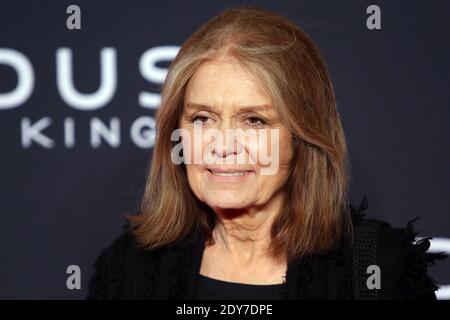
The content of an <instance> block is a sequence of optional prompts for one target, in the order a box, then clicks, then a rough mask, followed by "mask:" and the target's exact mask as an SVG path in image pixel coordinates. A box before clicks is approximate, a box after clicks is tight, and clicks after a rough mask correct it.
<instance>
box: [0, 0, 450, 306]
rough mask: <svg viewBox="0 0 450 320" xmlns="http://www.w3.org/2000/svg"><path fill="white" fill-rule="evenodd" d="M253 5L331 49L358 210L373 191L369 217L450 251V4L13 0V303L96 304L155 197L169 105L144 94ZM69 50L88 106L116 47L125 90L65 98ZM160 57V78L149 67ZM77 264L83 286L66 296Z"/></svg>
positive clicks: (1, 280)
mask: <svg viewBox="0 0 450 320" xmlns="http://www.w3.org/2000/svg"><path fill="white" fill-rule="evenodd" d="M242 3H252V4H259V5H260V6H262V7H265V8H267V9H271V10H274V11H277V12H279V13H281V14H283V15H285V16H287V17H289V18H291V19H292V20H294V21H295V22H297V23H298V24H299V25H300V26H301V27H302V28H303V29H304V30H305V31H306V32H307V33H308V34H309V35H310V36H311V37H312V38H313V39H314V40H315V41H316V43H317V44H318V46H319V47H320V49H321V50H322V52H323V55H324V57H325V60H326V62H327V64H328V66H329V69H330V72H331V74H332V77H333V81H334V85H335V89H336V94H337V100H338V108H339V112H340V113H341V115H342V120H343V125H344V130H345V132H346V136H347V139H348V145H349V152H350V158H351V163H352V182H351V193H350V200H351V202H352V203H354V204H359V202H360V200H361V198H362V196H363V195H364V194H366V195H367V196H368V199H369V209H368V211H367V213H368V215H369V216H370V217H373V218H380V219H384V220H388V221H389V222H390V223H391V224H392V225H394V226H397V227H403V226H405V225H406V223H407V222H408V221H409V220H411V219H413V218H415V217H417V216H419V217H421V218H422V219H421V220H419V221H418V222H416V228H417V229H418V230H420V231H421V233H420V235H421V236H434V237H437V238H439V239H437V240H436V241H435V242H433V245H434V246H435V249H436V250H437V249H439V248H440V249H442V248H443V249H445V250H447V251H449V248H450V245H449V244H448V243H449V241H450V240H449V238H450V222H449V220H450V219H449V213H450V200H449V198H450V194H449V190H450V179H449V178H450V175H449V164H450V151H449V138H450V129H449V128H450V127H449V120H450V106H449V101H450V99H449V93H448V92H449V90H450V87H449V83H450V81H449V80H450V63H449V57H450V41H449V39H450V27H449V24H448V23H449V22H448V21H449V19H450V2H448V1H427V2H425V1H361V0H358V1H333V0H330V1H324V0H321V1H317V0H314V1H298V0H293V1H246V2H241V1H207V0H204V1H166V0H165V1H115V2H112V1H106V0H105V1H75V2H72V1H70V2H68V1H21V0H20V1H19V0H15V1H2V2H1V4H0V57H2V59H3V61H2V62H1V63H0V214H1V220H0V223H1V226H2V228H1V232H0V298H12V299H16V298H32V299H37V298H61V299H79V298H84V297H85V295H86V293H87V291H86V286H87V282H88V279H89V277H90V275H91V274H92V264H93V261H94V259H95V257H96V256H97V255H98V253H99V251H100V249H101V248H103V247H105V246H106V245H108V244H109V243H110V242H111V240H112V239H113V238H114V237H115V236H116V235H118V233H119V232H120V230H121V226H122V225H123V223H124V218H123V213H124V212H131V213H132V212H135V211H136V209H137V206H138V202H139V197H140V196H141V195H142V191H143V185H144V179H145V176H146V172H147V170H148V165H149V159H150V156H151V147H149V144H148V142H149V141H150V142H151V136H152V129H151V128H152V119H153V118H152V116H153V114H154V107H153V108H152V105H149V104H148V103H145V101H144V102H143V101H140V98H139V97H140V96H141V97H144V99H145V97H146V94H147V95H148V94H149V93H150V94H152V93H153V97H157V95H158V92H159V88H160V85H161V79H162V77H161V74H160V72H161V71H162V72H163V73H164V70H165V69H166V68H167V65H168V63H169V62H170V59H171V58H170V55H171V52H172V53H173V50H174V48H173V47H174V46H175V47H177V46H180V45H181V44H182V43H183V41H184V40H185V39H187V37H188V36H189V35H190V34H191V33H192V32H193V31H195V30H196V29H197V28H198V27H200V26H201V25H202V24H203V23H205V22H206V21H207V20H208V19H210V18H211V17H212V16H213V15H215V14H218V13H219V12H221V11H222V10H223V9H226V8H229V7H232V6H234V5H237V4H242ZM70 4H77V5H79V7H80V8H81V30H68V29H67V28H66V19H67V17H68V14H66V8H67V7H68V6H69V5H70ZM371 4H376V5H378V6H379V7H380V9H381V30H369V29H368V28H367V27H366V19H367V18H368V16H369V15H368V14H367V13H366V8H367V7H368V6H369V5H371ZM62 48H68V49H69V51H70V52H72V55H73V69H74V71H73V78H74V86H75V88H76V90H77V91H79V92H81V93H85V94H91V93H95V92H96V91H97V90H98V88H99V85H100V82H101V75H100V52H101V50H102V49H103V48H111V50H112V51H113V54H114V52H115V55H116V61H115V64H113V65H112V68H116V70H117V78H116V79H117V86H116V87H115V90H111V91H110V92H109V95H108V93H105V94H104V95H103V96H102V97H100V98H103V101H102V102H99V103H97V104H95V103H92V104H91V109H90V110H85V109H89V107H86V108H85V109H83V107H81V104H77V102H76V101H75V100H74V99H72V100H70V99H69V100H68V99H67V98H66V99H64V97H63V96H62V95H61V93H60V90H58V81H59V80H57V55H58V54H60V55H61V56H63V54H62V53H64V52H63V51H64V49H62ZM11 49H12V50H14V51H10V50H11ZM175 49H176V48H175ZM158 50H159V52H163V56H162V57H160V58H159V59H157V60H155V63H154V65H153V68H154V69H155V70H154V71H153V72H152V63H151V62H150V63H149V60H146V59H145V58H143V57H145V56H144V54H145V55H147V58H148V57H151V55H152V54H154V53H155V52H156V53H158ZM61 56H60V58H61ZM5 59H6V61H10V59H13V61H16V60H19V62H18V63H19V64H20V65H21V66H22V67H23V68H25V71H24V72H23V73H22V76H23V78H21V79H20V83H21V85H24V87H23V88H25V89H24V92H25V94H24V95H23V96H22V97H23V98H24V99H23V101H22V102H20V101H19V102H16V103H15V104H14V102H11V101H9V102H8V101H6V100H5V99H7V98H8V96H7V95H8V93H11V92H13V91H14V90H15V88H16V86H17V85H18V84H19V77H18V75H17V72H16V71H15V70H16V69H15V68H13V67H12V66H11V65H10V63H9V62H5ZM8 59H9V60H8ZM141 59H142V60H141ZM24 61H28V62H29V64H27V63H26V62H24ZM113 62H114V61H113ZM141 64H142V65H141ZM27 65H28V70H29V69H30V68H31V69H32V70H33V72H32V74H33V75H34V81H33V82H32V83H29V86H28V90H27V88H26V85H27V83H26V81H27V80H32V79H31V75H30V73H29V72H27V70H26V66H27ZM65 65H66V66H67V64H65ZM109 67H110V69H111V66H109ZM109 80H111V76H110V79H109ZM23 81H25V82H23ZM113 87H114V86H113ZM27 92H28V94H29V96H28V98H26V96H27V94H26V93H27ZM16 93H17V96H16V98H17V97H18V96H19V94H20V92H16ZM155 95H156V96H155ZM105 97H106V98H105ZM108 97H109V98H108ZM9 98H13V97H12V95H11V94H9ZM25 98H26V99H25ZM141 124H142V126H140V125H141ZM71 126H73V128H74V130H73V134H71V130H70V128H71ZM102 126H105V127H114V126H116V130H117V131H115V133H116V135H117V137H120V141H119V140H118V139H116V142H115V143H114V142H109V143H108V141H107V140H106V139H100V144H99V145H97V144H96V142H95V139H96V138H95V137H96V135H97V134H96V132H98V131H99V130H100V131H101V129H102ZM132 128H134V129H133V130H134V131H135V132H134V133H131V132H130V131H131V130H132ZM33 129H34V139H33V140H32V142H31V143H28V142H27V139H28V138H27V137H28V136H29V135H30V134H33ZM103 129H104V128H103ZM39 132H40V134H41V135H39ZM92 132H94V134H93V133H92ZM149 139H150V140H149ZM66 140H67V141H66ZM70 140H71V141H72V143H71V142H70ZM91 140H94V141H91ZM136 141H138V142H136ZM446 239H447V242H445V240H446ZM438 240H440V241H438ZM446 243H447V244H446ZM73 264H74V265H78V266H80V268H81V275H82V288H81V290H69V289H68V288H67V287H66V278H67V277H68V275H67V274H66V268H67V266H69V265H73ZM449 266H450V262H448V261H447V262H445V263H441V265H440V266H437V267H434V268H432V269H431V273H432V274H433V276H434V277H435V278H436V279H437V280H438V282H439V283H441V284H450V269H449ZM446 295H447V296H450V295H449V294H448V293H447V294H446ZM440 296H441V297H444V296H445V292H444V291H441V293H440Z"/></svg>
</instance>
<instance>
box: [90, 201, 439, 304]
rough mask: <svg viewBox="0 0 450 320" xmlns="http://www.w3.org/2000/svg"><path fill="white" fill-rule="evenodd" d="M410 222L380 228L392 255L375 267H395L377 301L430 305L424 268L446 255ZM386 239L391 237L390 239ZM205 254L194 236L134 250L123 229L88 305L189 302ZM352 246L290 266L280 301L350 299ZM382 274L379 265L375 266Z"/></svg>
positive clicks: (103, 261)
mask: <svg viewBox="0 0 450 320" xmlns="http://www.w3.org/2000/svg"><path fill="white" fill-rule="evenodd" d="M367 208H368V199H367V196H364V197H363V199H362V201H361V203H360V205H359V206H350V212H351V216H352V221H353V224H354V226H355V227H356V226H358V224H359V223H361V222H362V221H364V220H365V219H366V218H365V214H366V213H365V211H366V210H367ZM414 221H415V220H413V221H410V222H409V223H408V224H407V227H406V228H403V229H395V228H392V227H391V226H389V225H388V224H387V223H386V224H385V226H384V227H383V228H384V231H387V232H381V233H380V238H379V239H377V241H378V243H380V244H382V243H383V241H384V245H385V246H386V247H389V248H396V249H395V250H391V251H387V252H384V251H382V250H381V251H380V253H379V254H380V257H378V258H380V261H381V262H382V261H389V262H391V261H392V262H395V263H394V268H392V270H393V271H392V274H391V275H390V277H389V276H388V277H386V278H387V279H392V281H391V282H392V283H389V285H388V286H387V287H388V288H389V289H385V291H383V292H382V294H380V295H379V296H380V298H381V299H435V298H436V296H435V293H434V292H435V291H436V290H437V289H438V286H437V284H436V282H435V281H434V280H433V279H432V278H431V277H430V276H429V275H428V272H427V271H428V267H430V266H432V265H433V264H434V263H435V262H436V261H437V260H441V259H444V258H445V257H446V255H444V254H435V253H428V252H427V250H428V248H429V246H430V242H429V240H430V238H425V239H421V240H420V241H415V239H416V237H417V234H418V233H417V232H416V231H414V228H413V223H414ZM385 234H390V235H391V237H390V238H389V239H387V238H385V236H384V235H385ZM203 249H204V238H203V237H202V236H199V235H198V234H193V235H192V236H191V237H189V238H187V239H186V241H183V242H181V243H178V244H176V245H172V246H169V247H165V248H160V249H158V250H147V249H143V248H139V246H138V245H137V243H136V241H135V239H134V238H133V236H132V235H131V232H130V230H129V229H128V227H127V226H126V227H125V228H124V233H123V234H122V235H121V236H120V237H119V238H117V239H116V240H115V241H114V242H113V243H112V244H111V245H110V246H109V247H107V248H105V249H104V250H102V252H101V254H100V255H99V256H98V258H97V259H96V261H95V264H94V269H95V270H94V274H93V276H92V278H91V280H90V282H89V286H88V290H89V293H88V296H87V298H88V299H193V298H194V297H195V286H196V278H197V276H198V271H199V268H200V263H201V257H202V253H203ZM352 259H353V257H352V242H351V240H349V239H344V240H343V241H342V243H341V245H340V246H338V247H337V248H335V249H333V250H332V251H330V252H329V253H327V254H323V255H314V256H309V257H304V258H301V259H298V260H297V261H295V262H293V263H290V265H289V267H288V272H287V276H286V281H285V286H283V289H282V290H283V291H282V293H283V295H284V297H285V299H301V300H311V299H339V300H348V299H354V292H353V268H352V261H353V260H352ZM380 268H381V269H382V270H383V265H380Z"/></svg>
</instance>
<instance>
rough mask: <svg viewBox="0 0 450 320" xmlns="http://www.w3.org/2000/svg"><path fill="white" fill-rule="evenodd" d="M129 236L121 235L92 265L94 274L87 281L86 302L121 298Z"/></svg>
mask: <svg viewBox="0 0 450 320" xmlns="http://www.w3.org/2000/svg"><path fill="white" fill-rule="evenodd" d="M128 250H129V236H128V235H127V234H123V235H121V236H120V237H118V238H117V239H116V240H114V241H113V243H112V244H111V245H110V246H108V247H106V248H104V249H103V250H102V251H101V253H100V254H99V256H98V257H97V259H96V260H95V263H94V266H93V267H94V273H93V275H92V277H91V278H90V280H89V284H88V295H87V297H86V299H87V300H112V299H122V298H123V286H124V281H125V274H126V271H125V269H126V264H127V261H125V257H126V252H127V251H128Z"/></svg>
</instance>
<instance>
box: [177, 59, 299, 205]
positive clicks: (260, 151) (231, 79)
mask: <svg viewBox="0 0 450 320" xmlns="http://www.w3.org/2000/svg"><path fill="white" fill-rule="evenodd" d="M180 129H184V130H182V131H184V132H187V133H188V134H189V137H190V138H189V139H187V138H185V137H183V148H184V149H183V154H184V157H185V163H186V162H188V163H187V164H186V170H187V176H188V180H189V185H190V187H191V189H192V191H193V192H194V194H195V195H196V196H197V197H198V198H199V199H200V200H201V201H202V202H204V203H206V204H207V205H208V206H210V207H211V208H213V209H217V208H220V209H247V208H252V207H260V206H264V205H266V204H268V203H269V202H270V200H271V199H273V198H274V196H275V195H276V194H279V192H278V191H280V190H281V188H282V187H283V185H284V182H285V181H286V177H287V171H288V165H287V163H288V162H289V160H290V159H291V157H292V146H291V134H290V132H289V131H288V130H287V129H286V128H285V127H284V126H283V125H282V124H281V119H280V116H279V114H278V112H277V111H276V110H275V109H274V108H273V107H272V105H271V101H270V99H269V98H268V97H267V95H265V94H264V92H263V91H262V90H261V88H260V87H259V86H258V85H257V82H256V81H255V79H254V78H252V76H251V74H249V73H248V72H247V71H246V70H245V69H244V68H243V67H241V66H240V65H239V63H238V62H237V61H236V60H234V59H232V58H226V59H224V60H214V61H208V62H205V63H203V64H202V65H201V66H200V67H199V69H198V70H197V71H196V73H195V74H194V75H193V77H192V78H191V79H190V81H189V83H188V85H187V88H186V92H185V99H184V105H183V113H182V116H181V119H180ZM239 129H240V130H241V131H239ZM231 130H237V131H231ZM208 131H209V132H216V133H217V134H222V136H221V137H222V139H218V138H217V137H218V136H211V135H209V136H208V134H205V132H208ZM198 132H202V134H201V135H199V134H198ZM239 132H240V133H241V134H242V133H243V132H244V133H247V134H248V135H245V134H244V135H239V134H238V133H239ZM230 133H231V135H230ZM249 133H252V134H256V136H257V139H256V140H255V135H251V134H249ZM195 134H196V135H195ZM233 134H235V135H234V136H233ZM277 134H278V136H277ZM194 157H197V158H196V159H197V161H194ZM199 159H200V161H198V160H199ZM206 159H209V160H206ZM269 168H272V169H269Z"/></svg>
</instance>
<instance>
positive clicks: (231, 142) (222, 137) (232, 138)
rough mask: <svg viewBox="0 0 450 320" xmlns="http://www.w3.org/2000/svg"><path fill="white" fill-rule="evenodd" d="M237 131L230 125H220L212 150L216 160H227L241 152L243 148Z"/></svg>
mask: <svg viewBox="0 0 450 320" xmlns="http://www.w3.org/2000/svg"><path fill="white" fill-rule="evenodd" d="M238 130H239V129H236V128H234V127H232V126H231V125H221V127H220V129H219V130H218V131H217V136H216V139H215V141H214V148H213V151H214V154H215V155H216V157H217V158H227V157H229V156H233V155H238V154H239V153H241V152H242V150H243V149H244V148H243V145H242V141H241V139H240V134H239V132H238Z"/></svg>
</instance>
